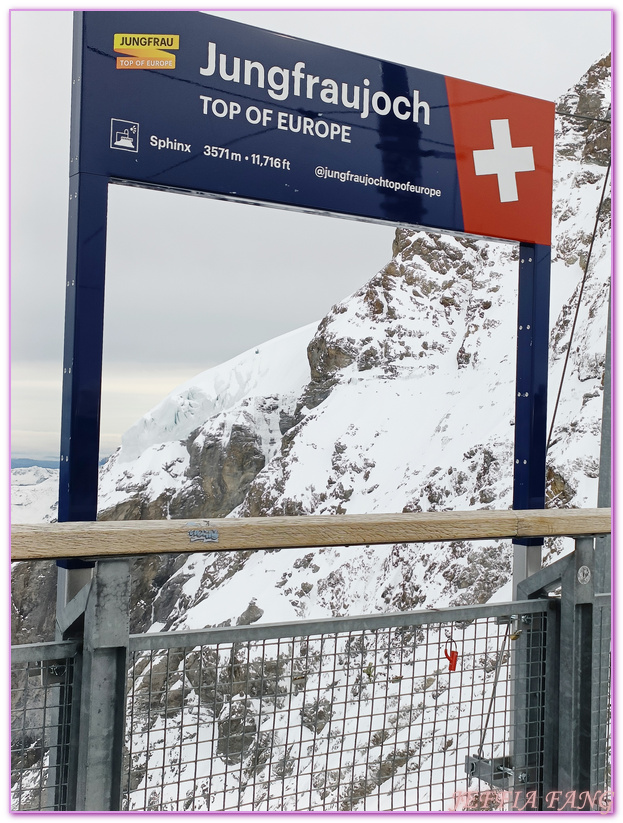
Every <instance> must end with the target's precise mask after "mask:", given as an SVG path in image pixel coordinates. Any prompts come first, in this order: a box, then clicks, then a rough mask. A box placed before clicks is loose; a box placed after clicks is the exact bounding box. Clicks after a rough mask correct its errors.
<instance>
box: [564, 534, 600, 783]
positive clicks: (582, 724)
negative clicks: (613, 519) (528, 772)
mask: <svg viewBox="0 0 623 823" xmlns="http://www.w3.org/2000/svg"><path fill="white" fill-rule="evenodd" d="M593 546H594V539H593V537H590V536H588V537H580V538H578V539H577V540H576V542H575V553H574V555H573V558H572V562H570V563H569V564H568V566H567V568H566V569H565V571H564V573H563V575H562V600H561V604H560V617H561V619H560V707H561V716H560V730H559V744H558V745H559V756H558V780H559V785H558V791H560V792H562V793H563V795H562V796H563V797H567V796H568V793H569V792H575V793H576V797H577V798H579V797H580V795H581V794H582V793H583V792H590V788H591V786H590V782H591V781H590V772H591V768H590V765H591V755H590V753H591V748H592V747H591V739H592V736H593V735H592V733H591V732H592V729H591V707H592V694H591V693H592V679H593V668H594V663H595V660H594V655H593V604H594V599H595V591H594V563H595V557H594V556H595V552H594V548H593Z"/></svg>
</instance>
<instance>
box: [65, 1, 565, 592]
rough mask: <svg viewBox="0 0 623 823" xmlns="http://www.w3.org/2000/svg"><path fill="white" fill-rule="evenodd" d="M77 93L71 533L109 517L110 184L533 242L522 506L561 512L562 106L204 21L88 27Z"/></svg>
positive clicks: (524, 291) (68, 457) (68, 407)
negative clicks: (557, 316)
mask: <svg viewBox="0 0 623 823" xmlns="http://www.w3.org/2000/svg"><path fill="white" fill-rule="evenodd" d="M72 82H73V96H72V124H71V164H70V196H69V241H68V263H67V289H66V291H67V295H66V315H65V350H64V368H63V378H64V379H63V405H62V429H61V456H60V460H61V462H60V499H59V517H58V519H59V520H60V521H76V520H83V521H88V520H95V519H96V513H97V483H98V451H99V427H100V397H101V373H102V342H103V320H104V280H105V257H106V219H107V190H108V185H109V183H119V184H125V185H135V186H142V187H148V188H154V189H159V190H165V191H176V192H185V193H189V194H197V195H207V196H213V197H221V198H227V199H233V200H237V201H240V202H247V203H255V204H270V205H273V206H274V205H277V206H281V207H283V208H289V209H296V210H301V211H308V212H315V213H322V214H330V215H335V216H341V217H349V218H354V219H358V220H363V221H373V222H374V221H376V222H382V223H388V224H391V225H402V226H408V227H413V228H419V229H426V230H432V231H437V232H446V233H453V234H463V235H471V236H477V237H487V238H492V239H500V240H510V241H516V242H518V243H519V244H520V245H519V252H520V254H519V259H520V264H519V310H518V337H517V377H516V381H517V382H516V410H515V423H516V425H515V452H514V497H513V507H514V508H516V509H528V508H543V507H544V503H545V451H546V397H547V344H548V323H549V279H550V256H551V255H550V244H551V239H550V232H551V206H552V174H553V153H554V104H553V103H551V102H548V101H545V100H540V99H537V98H532V97H525V96H523V95H519V94H513V93H510V92H506V91H502V90H499V89H494V88H490V87H488V86H482V85H478V84H475V83H470V82H467V81H464V80H458V79H455V78H451V77H446V76H444V75H440V74H435V73H432V72H428V71H422V70H419V69H415V68H410V67H407V66H402V65H397V64H394V63H389V62H386V61H381V60H376V59H373V58H371V57H366V56H363V55H359V54H355V53H352V52H347V51H343V50H341V49H336V48H332V47H328V46H324V45H320V44H317V43H311V42H308V41H305V40H300V39H297V38H294V37H288V36H284V35H280V34H275V33H272V32H268V31H264V30H262V29H258V28H255V27H253V26H247V25H242V24H240V23H235V22H231V21H229V20H224V19H221V18H218V17H214V16H211V15H208V14H203V13H201V12H196V11H182V12H173V11H82V12H75V13H74V64H73V80H72ZM540 543H541V541H539V540H536V541H523V544H524V545H530V544H533V545H534V548H535V549H536V550H537V554H535V555H534V558H536V559H535V560H534V562H533V563H532V564H530V563H528V565H533V566H534V564H536V568H538V567H539V566H540ZM527 551H528V552H530V550H529V549H528V550H527ZM68 562H69V561H68ZM75 563H76V561H71V564H72V566H73V567H75ZM525 573H528V569H525V571H524V573H522V575H521V577H524V576H525Z"/></svg>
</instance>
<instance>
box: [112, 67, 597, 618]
mask: <svg viewBox="0 0 623 823" xmlns="http://www.w3.org/2000/svg"><path fill="white" fill-rule="evenodd" d="M609 100H610V60H609V57H608V58H604V59H602V60H601V61H599V62H598V63H596V64H595V65H594V66H593V67H592V68H591V69H590V70H589V72H587V74H586V75H585V76H584V77H583V78H582V79H581V80H580V82H579V83H578V84H577V86H576V87H575V88H574V89H572V90H571V91H570V92H569V93H568V94H567V95H565V96H564V97H563V98H561V100H559V101H558V105H557V110H558V112H559V114H558V117H557V125H556V156H555V183H554V187H555V188H554V227H553V228H554V246H553V267H552V306H551V313H550V317H551V327H552V332H551V361H550V400H549V407H550V415H551V413H552V412H553V410H554V407H556V418H555V421H554V427H553V433H552V438H551V443H550V448H549V451H548V469H547V471H548V474H547V477H548V505H550V506H577V507H581V506H592V505H595V503H596V494H597V473H598V457H599V438H600V424H601V411H602V399H603V386H602V378H603V364H604V354H605V336H606V326H607V322H606V318H607V310H608V294H609V278H610V234H609V232H610V200H609V187H608V185H606V186H605V197H604V200H603V202H602V203H601V208H600V201H601V200H602V195H603V193H604V184H605V180H606V175H607V171H608V168H609V165H608V164H609V151H610V149H609V123H608V120H609ZM598 214H599V219H598V220H597V215H598ZM595 228H596V234H595V239H594V242H592V239H593V230H594V229H595ZM517 253H518V250H517V247H516V246H514V245H513V244H507V243H493V242H488V241H478V240H474V239H469V238H453V237H448V236H435V235H431V234H427V233H425V232H414V231H409V230H406V229H398V230H397V231H396V236H395V240H394V244H393V249H392V250H391V251H390V250H388V258H390V259H389V260H388V263H387V265H386V266H385V267H384V268H383V269H382V270H381V271H380V272H378V273H377V274H375V275H374V276H372V277H371V278H370V273H368V272H362V273H361V279H362V284H363V285H362V287H361V288H360V289H359V290H358V291H357V292H355V294H353V295H351V296H349V297H347V298H346V299H344V300H343V301H341V302H340V303H338V304H337V305H335V306H333V308H332V309H331V310H330V311H329V312H328V314H327V315H326V316H325V317H324V318H323V319H322V320H321V321H320V323H319V324H314V325H312V326H308V327H305V328H303V329H299V330H297V331H295V332H292V333H290V334H288V335H284V336H283V337H280V338H277V339H275V340H272V341H269V342H267V343H264V344H262V345H260V346H258V347H256V348H255V349H252V350H250V351H248V352H245V353H243V354H241V355H240V356H239V357H236V358H234V359H233V360H231V361H229V362H228V363H224V364H222V365H220V366H218V367H217V368H215V369H211V370H210V371H207V372H204V373H203V374H201V375H198V376H197V377H196V378H194V379H192V380H190V381H188V382H187V383H185V384H184V385H182V386H180V387H179V388H178V389H177V390H175V391H174V392H173V393H171V394H170V395H169V396H168V397H167V398H165V399H164V400H163V401H162V402H161V403H160V404H159V405H158V406H156V407H155V408H154V409H153V410H152V411H150V412H149V413H148V414H146V415H145V416H144V417H143V418H142V419H141V420H140V421H138V422H137V423H136V424H135V425H134V426H133V427H132V428H131V429H130V430H129V431H128V432H127V433H126V434H125V435H124V437H123V442H122V446H121V448H120V449H119V450H118V451H117V452H116V453H115V454H114V455H113V456H112V457H111V459H110V460H109V462H108V464H107V465H106V466H105V467H104V468H103V469H102V471H101V481H100V495H99V511H100V514H99V516H100V518H106V519H141V518H143V519H154V518H163V517H171V518H196V517H222V516H232V517H244V516H249V515H250V516H256V515H273V514H308V513H317V514H330V513H338V514H339V513H358V512H390V511H435V510H447V509H468V508H498V509H504V508H509V507H510V505H511V495H512V450H513V414H514V380H515V327H516V313H517V308H516V288H517V286H516V284H517ZM589 253H590V266H589V270H588V274H587V276H586V278H584V274H583V272H584V268H585V265H586V262H587V258H588V255H589ZM390 254H391V257H390ZM293 265H295V261H293ZM580 293H581V301H580V303H579V309H577V318H576V307H577V306H578V298H579V296H580ZM572 330H573V340H572V341H571V344H570V335H571V332H572ZM567 355H568V364H567V365H566V366H565V360H566V358H567ZM563 368H564V369H565V375H564V383H563V387H562V392H561V396H560V401H559V403H558V404H556V397H557V394H558V389H559V384H560V380H561V376H562V373H563ZM562 550H564V549H563V544H562V541H548V544H547V551H548V553H550V554H552V555H554V554H557V553H559V552H560V551H562ZM510 556H511V547H510V544H509V543H508V542H506V541H496V542H494V543H493V544H489V545H486V544H483V543H470V542H468V541H457V542H456V543H452V544H450V545H448V544H427V545H425V546H408V545H394V546H386V547H373V548H365V547H361V548H357V549H355V548H349V549H346V548H345V549H319V550H317V551H314V552H306V551H304V550H300V551H295V550H288V551H281V552H265V553H255V554H253V553H244V552H236V553H233V554H229V555H223V554H218V553H208V554H204V555H199V554H198V555H193V556H192V557H177V558H172V557H167V558H154V559H152V560H144V561H140V562H137V563H136V564H135V594H134V596H133V600H134V604H135V605H136V609H135V611H134V618H133V619H134V621H135V628H137V629H139V630H144V629H147V628H149V627H152V628H153V629H154V630H155V629H158V628H181V627H182V626H189V627H198V626H205V625H213V624H218V623H222V622H223V621H225V622H227V621H230V622H236V621H238V620H239V619H240V618H241V615H243V614H247V611H248V610H249V609H250V610H251V612H252V615H253V619H263V620H281V619H286V620H287V619H294V618H296V617H298V616H312V615H313V616H326V615H331V614H347V613H351V614H352V613H362V612H367V611H378V610H393V609H406V608H416V607H418V606H432V605H436V606H437V605H444V604H450V603H463V602H482V601H485V600H487V599H488V598H489V597H490V596H491V595H492V593H493V592H495V591H496V590H498V589H499V588H500V587H502V586H503V585H504V584H505V583H506V582H507V581H508V579H509V575H510Z"/></svg>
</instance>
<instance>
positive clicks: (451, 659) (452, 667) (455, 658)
mask: <svg viewBox="0 0 623 823" xmlns="http://www.w3.org/2000/svg"><path fill="white" fill-rule="evenodd" d="M450 643H451V644H453V645H454V646H456V643H455V642H454V640H451V641H450ZM444 654H445V656H446V657H447V658H448V660H449V662H450V666H449V669H450V671H451V672H455V671H456V664H457V661H458V659H459V653H458V651H457V649H456V648H454V649H452V650H451V652H450V654H448V648H447V647H446V648H445V649H444Z"/></svg>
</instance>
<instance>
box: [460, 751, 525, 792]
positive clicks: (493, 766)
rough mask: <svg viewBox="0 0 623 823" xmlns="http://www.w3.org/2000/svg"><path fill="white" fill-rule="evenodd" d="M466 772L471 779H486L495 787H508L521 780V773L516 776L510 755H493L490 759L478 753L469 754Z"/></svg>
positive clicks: (466, 760)
mask: <svg viewBox="0 0 623 823" xmlns="http://www.w3.org/2000/svg"><path fill="white" fill-rule="evenodd" d="M465 773H466V774H467V776H468V778H469V779H470V780H471V779H473V778H477V779H478V780H484V782H485V783H488V784H489V785H490V786H491V788H493V789H508V788H510V787H512V786H513V785H514V783H515V782H521V775H517V777H516V776H515V769H514V768H513V765H512V762H511V758H510V757H493V758H491V759H490V760H488V759H487V758H485V757H478V755H467V757H466V758H465Z"/></svg>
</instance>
